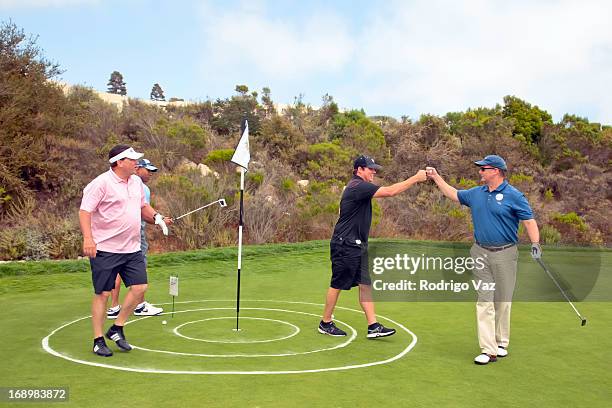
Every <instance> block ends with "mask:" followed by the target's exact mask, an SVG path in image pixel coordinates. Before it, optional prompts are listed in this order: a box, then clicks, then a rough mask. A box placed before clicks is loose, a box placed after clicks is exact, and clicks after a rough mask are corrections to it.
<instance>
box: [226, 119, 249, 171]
mask: <svg viewBox="0 0 612 408" xmlns="http://www.w3.org/2000/svg"><path fill="white" fill-rule="evenodd" d="M231 161H232V163H236V164H237V165H239V166H240V167H244V169H245V170H248V169H249V162H250V161H251V151H250V149H249V122H247V121H246V120H245V121H244V132H242V136H240V141H239V142H238V146H236V151H235V152H234V155H233V156H232V160H231Z"/></svg>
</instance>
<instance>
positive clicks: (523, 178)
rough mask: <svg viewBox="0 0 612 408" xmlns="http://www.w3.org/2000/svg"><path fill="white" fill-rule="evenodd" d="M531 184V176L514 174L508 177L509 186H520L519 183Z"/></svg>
mask: <svg viewBox="0 0 612 408" xmlns="http://www.w3.org/2000/svg"><path fill="white" fill-rule="evenodd" d="M523 182H526V183H532V182H533V176H529V175H527V174H523V173H516V174H512V175H511V176H510V184H520V183H523Z"/></svg>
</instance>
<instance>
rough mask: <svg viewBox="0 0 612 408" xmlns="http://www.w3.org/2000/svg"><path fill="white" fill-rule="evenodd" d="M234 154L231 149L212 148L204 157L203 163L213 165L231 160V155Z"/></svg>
mask: <svg viewBox="0 0 612 408" xmlns="http://www.w3.org/2000/svg"><path fill="white" fill-rule="evenodd" d="M233 155H234V150H233V149H220V150H213V151H211V152H209V153H208V155H207V156H206V159H204V163H205V164H210V165H215V164H220V163H227V162H229V161H230V160H232V156H233Z"/></svg>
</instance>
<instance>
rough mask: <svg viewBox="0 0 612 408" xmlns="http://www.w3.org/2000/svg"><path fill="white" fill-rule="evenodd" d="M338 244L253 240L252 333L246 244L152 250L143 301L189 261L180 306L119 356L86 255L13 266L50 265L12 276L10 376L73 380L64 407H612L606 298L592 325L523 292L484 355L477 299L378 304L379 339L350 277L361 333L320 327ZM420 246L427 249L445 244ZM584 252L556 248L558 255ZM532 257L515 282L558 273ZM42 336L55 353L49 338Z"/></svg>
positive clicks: (133, 334)
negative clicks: (492, 350)
mask: <svg viewBox="0 0 612 408" xmlns="http://www.w3.org/2000/svg"><path fill="white" fill-rule="evenodd" d="M327 245H328V243H327V242H314V243H304V244H295V245H269V246H261V247H247V248H245V259H244V262H243V275H242V278H243V286H242V293H243V301H242V302H241V313H240V315H241V316H242V319H241V322H240V326H241V328H242V329H243V330H241V331H240V332H234V331H233V330H232V329H233V328H234V327H233V325H234V319H233V318H234V316H235V312H234V307H235V304H234V295H235V290H236V287H235V280H236V278H235V273H236V272H235V267H236V264H235V250H232V249H215V250H207V251H198V252H192V253H184V254H169V255H159V256H152V257H151V258H150V265H151V269H150V271H149V274H150V289H149V292H148V294H147V300H149V301H150V302H152V303H154V304H161V303H166V304H164V305H163V307H164V308H165V309H166V310H165V311H166V312H168V311H170V309H171V306H170V305H169V304H167V303H168V302H169V301H170V300H171V299H170V297H169V296H168V277H169V275H171V274H178V275H179V276H180V295H179V297H178V298H177V299H176V300H177V302H180V303H176V311H177V312H180V313H175V314H174V317H171V316H170V315H164V316H157V317H147V318H134V319H133V320H131V323H130V324H129V325H128V326H127V327H126V329H125V331H126V335H127V337H128V340H129V341H130V342H131V343H133V344H134V345H135V346H137V347H139V348H137V349H135V350H133V351H131V352H129V353H124V352H120V351H118V350H117V348H116V346H115V345H114V344H113V343H111V342H109V346H110V347H111V348H112V349H113V351H114V352H115V354H114V355H113V356H112V357H110V358H101V357H97V356H95V355H94V354H93V353H92V352H91V346H92V344H91V340H92V339H91V337H92V335H91V322H90V319H89V318H88V315H89V313H90V302H91V282H90V275H89V273H88V272H87V265H82V266H81V264H79V263H77V262H75V263H74V265H72V264H70V263H68V264H66V263H62V264H61V265H62V268H63V267H64V265H67V267H69V268H70V267H72V268H74V269H70V270H74V271H75V272H72V273H62V272H61V270H57V269H55V268H56V264H55V263H52V262H51V263H46V264H27V263H26V264H17V265H15V266H11V268H23V271H24V272H28V271H29V270H33V271H40V273H38V274H36V273H24V274H21V275H18V274H13V275H4V276H3V277H1V278H0V292H1V293H2V297H0V307H1V309H0V310H2V312H3V317H2V336H0V350H2V359H3V367H4V368H5V369H3V370H2V371H0V386H4V387H26V386H29V387H43V386H66V387H68V388H69V402H67V403H66V405H67V406H75V407H85V406H87V407H98V406H100V407H104V406H117V404H118V403H121V404H125V405H129V406H132V407H151V406H181V405H182V406H206V407H256V406H260V407H286V406H288V405H290V406H294V407H302V406H304V407H318V406H329V405H332V406H341V407H346V406H351V407H359V406H366V405H370V402H371V399H372V398H379V399H380V398H382V399H383V400H384V401H385V405H387V406H393V407H395V406H397V407H404V406H408V405H414V406H420V407H429V406H431V407H440V406H452V407H489V406H491V405H492V404H494V405H495V406H501V407H515V406H520V407H526V406H539V407H559V406H571V407H608V406H610V402H611V401H612V391H611V389H610V387H609V386H607V383H609V380H610V367H611V366H612V359H611V358H610V357H609V356H608V355H607V354H606V353H605V350H607V349H608V348H609V347H610V346H612V343H611V342H612V340H611V339H612V308H611V307H610V303H609V302H578V303H577V304H576V305H577V307H578V308H579V309H580V312H581V313H582V314H584V315H585V316H586V317H587V318H588V319H589V323H588V324H587V325H586V326H584V327H580V322H579V321H578V319H577V318H576V316H575V315H574V314H573V311H572V310H571V308H570V307H569V305H568V304H567V303H566V302H564V301H563V299H562V298H561V299H559V300H560V301H558V302H521V301H517V302H514V304H513V308H512V338H511V344H510V348H509V350H510V355H509V357H507V358H504V359H500V361H499V362H497V363H495V364H490V365H487V366H476V365H474V364H473V362H472V360H473V358H474V356H475V355H476V354H477V353H478V344H477V339H476V328H475V317H474V304H473V302H378V303H377V304H376V307H377V313H378V314H379V316H384V318H387V319H389V320H386V319H383V318H382V317H381V319H380V320H381V322H382V323H383V324H385V325H389V326H391V327H394V328H396V329H398V333H397V334H396V335H395V336H392V337H389V338H385V339H378V340H368V339H366V338H365V332H366V324H365V323H366V322H365V319H364V318H363V313H362V312H361V311H360V307H359V303H358V296H357V293H356V292H355V291H354V290H353V291H349V292H346V293H343V294H342V295H341V297H340V301H339V306H340V307H339V308H338V309H337V310H336V311H335V319H336V321H341V322H343V323H344V324H345V325H344V326H343V325H342V324H341V323H339V324H338V326H339V327H341V328H343V329H344V330H346V331H347V332H348V333H349V336H347V337H346V338H334V337H330V336H324V335H321V334H319V333H318V332H317V330H316V327H317V324H318V321H319V319H320V314H321V312H322V306H321V304H322V303H323V300H324V296H325V291H326V289H327V286H328V284H329V274H330V269H329V261H328V247H327ZM414 246H415V252H418V251H421V250H422V248H423V247H428V248H430V249H431V250H435V249H436V248H437V247H438V244H435V243H414ZM440 247H441V248H443V245H441V246H440ZM545 253H546V252H545ZM550 253H551V251H549V254H550ZM600 256H601V265H602V269H601V271H600V273H599V280H600V281H601V282H602V284H603V286H601V285H600V286H599V287H598V288H596V289H597V290H598V291H599V293H600V294H604V292H602V290H605V288H606V287H607V288H609V287H610V286H609V284H610V280H611V279H612V272H611V265H612V256H611V252H610V251H603V252H602V253H601V254H600ZM575 258H576V253H575V252H572V251H565V252H564V251H559V252H557V253H555V256H554V257H553V256H550V257H549V259H550V261H549V263H551V264H552V265H553V267H554V266H555V265H556V264H562V263H570V264H571V263H573V262H574V260H575ZM520 262H521V263H520V265H519V268H520V276H519V285H522V287H525V285H529V284H530V283H531V281H532V280H533V281H537V282H541V283H542V284H545V283H548V282H547V281H546V277H545V276H544V277H542V275H543V272H542V271H540V270H538V268H537V265H532V264H533V262H532V261H530V259H529V256H528V253H527V252H526V251H523V253H522V254H521V260H520ZM521 269H522V270H521ZM12 270H15V269H12ZM51 272H53V273H51ZM550 296H552V294H551V295H550ZM559 298H560V296H559ZM261 319H264V320H261ZM163 320H166V321H167V322H168V323H167V324H166V325H163V324H162V321H163ZM110 324H111V322H110V321H108V322H107V323H106V326H105V327H108V326H109V325H110ZM294 326H295V327H297V328H298V329H299V331H297V330H296V329H295V327H294ZM402 326H403V327H405V328H406V329H407V330H408V331H405V330H403V329H402ZM350 327H352V328H353V329H354V331H355V332H356V335H355V337H354V339H352V340H351V341H350V342H348V343H347V344H345V345H342V344H343V343H345V342H347V341H348V340H350V339H351V337H353V331H352V330H351V328H350ZM177 332H178V334H177ZM52 333H53V334H52ZM411 333H414V336H413V335H412V334H411ZM181 335H182V336H183V337H181ZM415 337H416V338H417V340H415ZM45 338H47V340H48V346H49V348H50V349H51V350H53V352H54V353H57V354H58V355H53V354H50V353H49V351H45V349H44V348H43V347H42V345H43V341H44V339H45ZM210 340H214V341H210ZM234 341H236V342H234ZM411 344H412V347H411V348H410V346H411ZM145 349H149V350H145ZM152 350H156V351H152ZM181 353H182V354H181ZM402 353H403V354H402ZM213 355H214V356H213ZM81 361H82V362H81ZM164 371H165V372H184V373H182V374H168V373H164ZM196 372H199V373H205V372H208V373H212V372H214V373H215V375H207V374H197V375H196V374H194V373H196ZM223 372H225V373H237V372H242V373H243V374H231V375H229V374H219V373H223ZM245 372H262V373H263V372H274V375H251V374H244V373H245ZM487 390H488V391H487ZM577 390H578V391H577ZM7 406H10V404H7ZM15 406H21V405H18V404H15ZM62 406H63V405H62Z"/></svg>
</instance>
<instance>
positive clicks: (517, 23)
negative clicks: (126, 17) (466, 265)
mask: <svg viewBox="0 0 612 408" xmlns="http://www.w3.org/2000/svg"><path fill="white" fill-rule="evenodd" d="M274 4H275V3H273V2H270V3H269V2H265V1H249V2H243V3H241V4H239V5H237V6H236V5H234V6H228V5H227V4H224V5H218V3H207V4H206V5H204V6H202V8H201V16H202V32H203V34H202V41H203V48H204V49H203V53H202V55H203V58H204V59H205V61H204V64H205V66H206V72H207V75H215V76H216V77H218V78H220V80H224V81H226V82H229V83H237V82H236V81H240V80H249V81H252V82H253V81H255V82H256V81H259V82H260V83H261V84H263V85H270V86H271V88H272V89H273V91H274V92H275V93H276V94H279V93H281V94H282V93H283V92H285V93H287V92H289V93H291V94H293V95H295V94H297V93H298V92H302V91H306V92H309V93H310V96H313V95H317V96H318V95H320V94H323V93H325V92H331V93H332V94H333V95H334V97H335V98H336V99H337V100H338V101H339V103H340V104H341V105H342V106H351V107H363V108H365V109H366V111H367V112H368V113H371V114H391V115H395V116H399V115H401V114H409V115H410V116H413V117H414V116H415V115H418V114H420V113H435V114H444V113H446V112H449V111H456V110H465V109H467V108H469V107H478V106H494V105H495V103H501V102H502V97H503V96H504V95H508V94H512V95H516V96H518V97H521V98H523V99H525V100H527V101H528V102H530V103H533V104H537V105H539V106H541V107H542V108H544V109H546V110H548V111H549V112H550V113H552V114H553V116H554V118H555V119H556V120H558V119H560V118H561V116H562V115H563V114H564V113H566V112H570V113H575V114H579V115H581V116H589V119H591V120H593V121H602V122H604V123H610V119H611V118H612V94H611V93H610V92H609V89H610V87H611V85H612V70H611V69H610V67H611V66H612V64H611V62H612V29H611V28H610V25H609V21H608V19H609V16H610V15H612V2H609V1H607V0H584V1H568V0H565V1H563V0H561V1H557V0H545V1H535V2H534V1H527V0H517V1H512V2H508V1H507V0H465V1H456V0H453V1H451V0H415V1H410V2H406V1H394V2H380V3H376V4H374V3H372V4H369V5H367V6H364V5H363V4H361V5H360V6H355V7H362V8H363V10H362V11H361V16H360V17H361V18H363V19H365V24H361V25H357V23H356V21H355V20H351V18H352V17H354V14H355V12H354V11H353V12H352V13H347V14H341V12H342V10H341V9H340V8H338V9H337V11H334V10H333V9H332V8H331V7H334V6H333V3H330V4H331V5H329V7H330V8H329V9H327V8H325V9H318V10H317V9H314V7H311V8H310V9H308V11H307V12H304V11H302V12H301V13H298V12H296V13H295V15H290V16H287V15H282V16H281V15H280V13H279V15H278V16H277V15H275V14H274V12H273V11H274V10H273V9H272V8H273V7H274ZM320 7H323V6H320ZM337 7H338V6H337ZM304 9H306V7H304ZM245 67H246V69H245ZM252 82H251V83H252ZM279 88H291V89H286V90H283V89H280V92H279ZM338 91H339V92H340V93H339V94H338V93H335V94H334V92H338ZM285 102H286V101H285Z"/></svg>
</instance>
